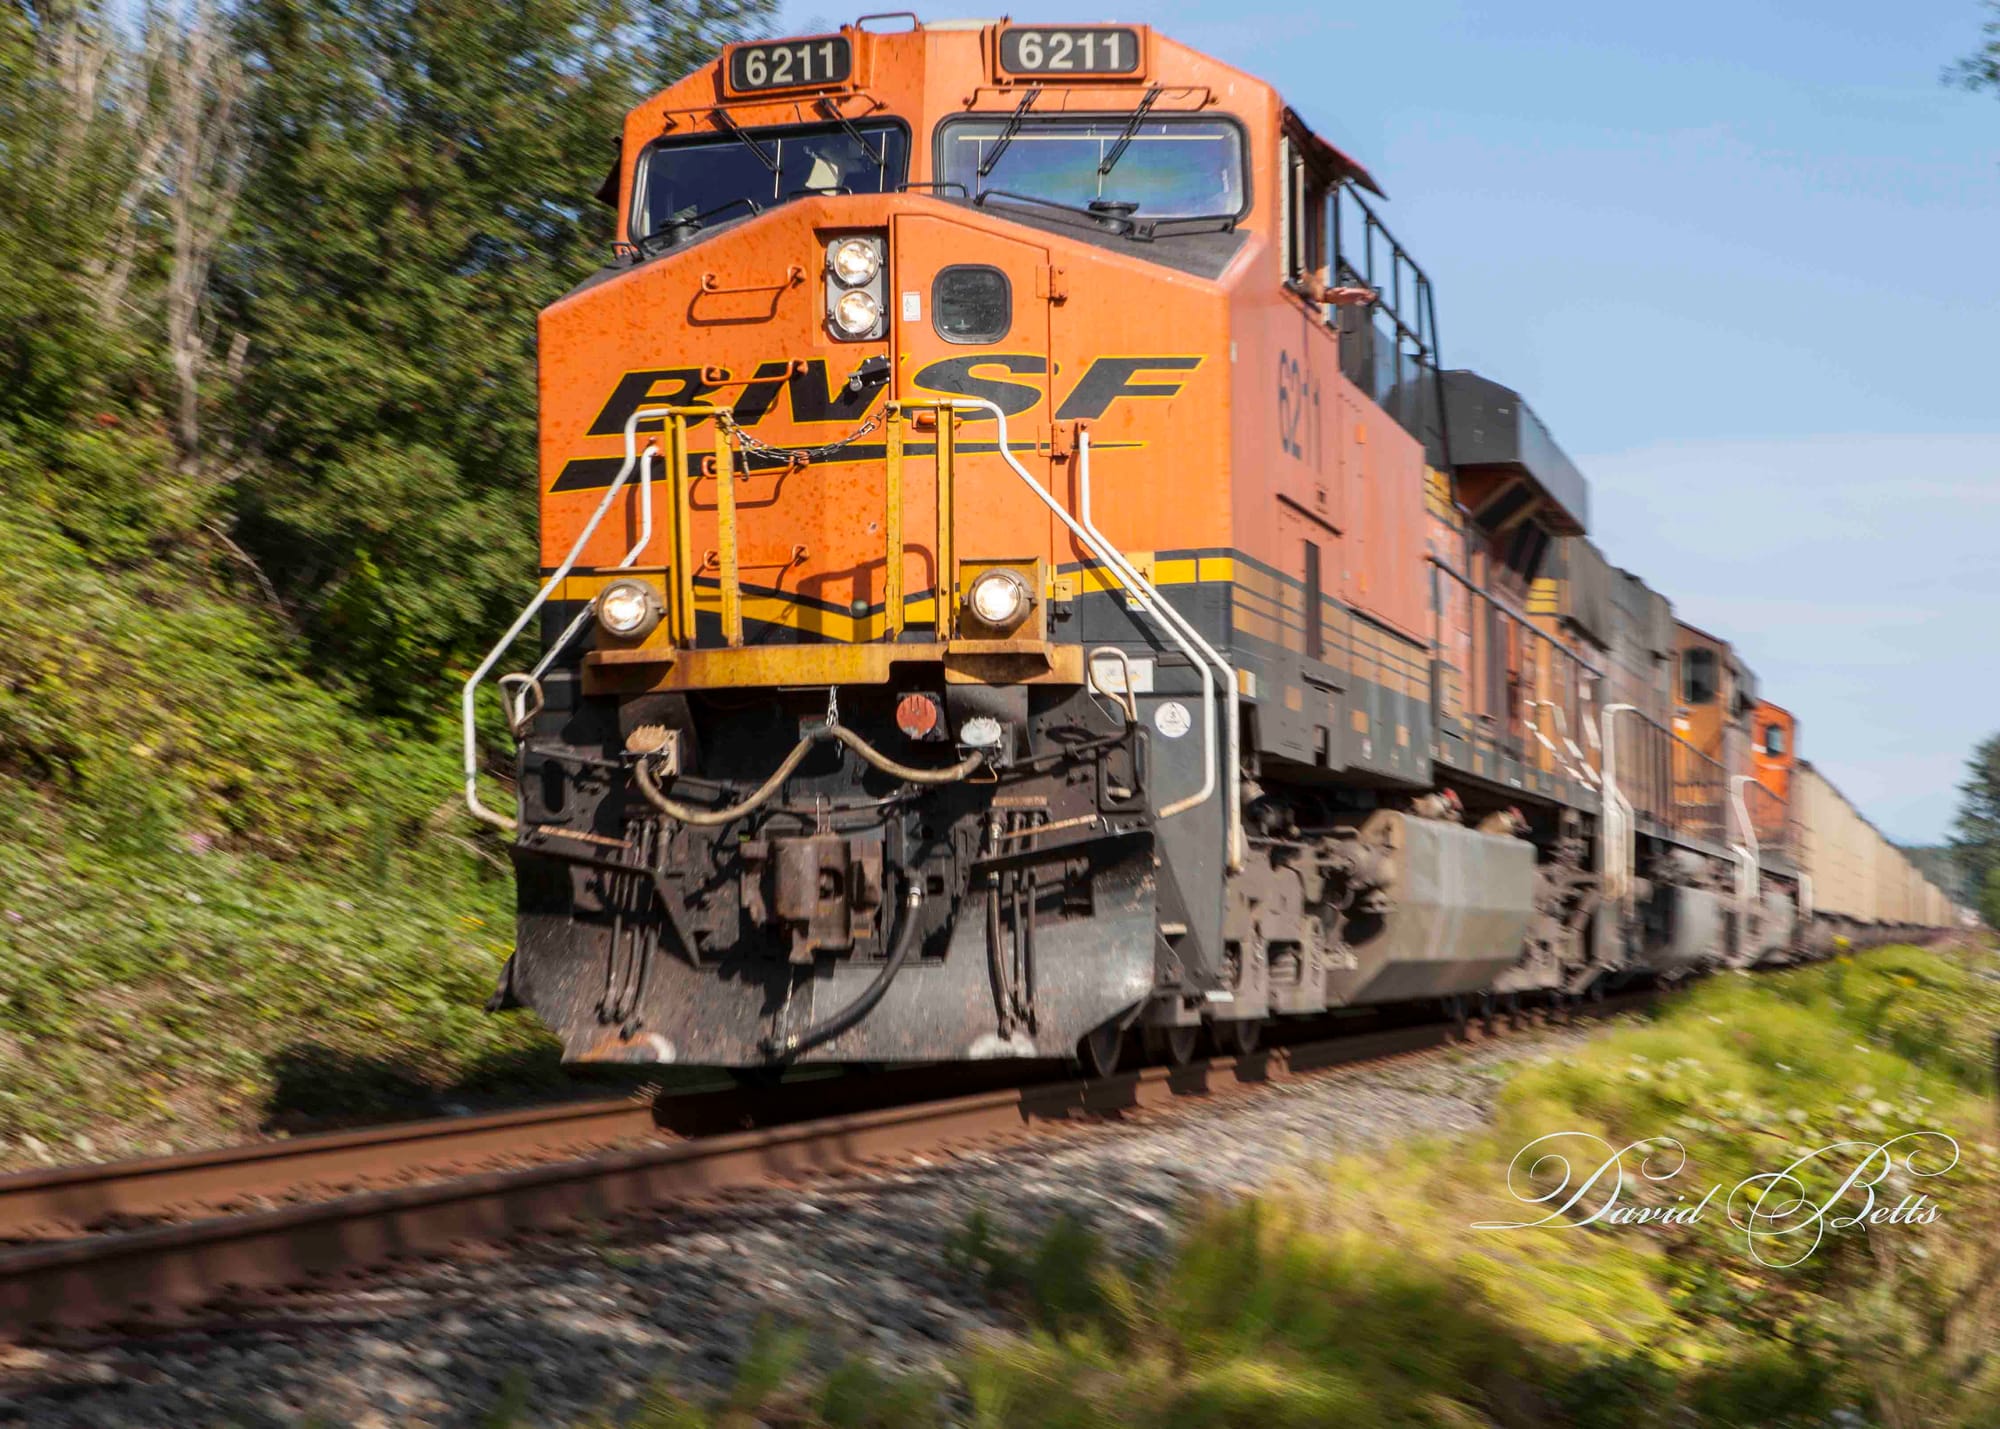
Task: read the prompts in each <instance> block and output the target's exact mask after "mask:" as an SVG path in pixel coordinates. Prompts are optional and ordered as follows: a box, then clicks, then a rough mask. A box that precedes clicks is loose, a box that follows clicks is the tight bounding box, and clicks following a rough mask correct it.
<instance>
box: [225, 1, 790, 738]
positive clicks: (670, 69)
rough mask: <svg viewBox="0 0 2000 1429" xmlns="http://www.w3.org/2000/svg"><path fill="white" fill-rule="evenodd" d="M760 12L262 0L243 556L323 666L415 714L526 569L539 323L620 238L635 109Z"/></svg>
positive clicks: (251, 212) (250, 20)
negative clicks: (622, 178)
mask: <svg viewBox="0 0 2000 1429" xmlns="http://www.w3.org/2000/svg"><path fill="white" fill-rule="evenodd" d="M761 13H762V7H761V6H754V5H743V4H737V3H724V4H722V5H719V6H718V5H714V4H710V3H705V0H697V3H694V4H680V3H672V4H650V3H628V0H525V3H521V4H515V5H502V6H496V5H492V4H488V3H482V0H359V3H349V4H332V3H326V0H262V3H258V4H254V5H249V6H246V7H245V8H244V10H243V12H242V16H241V20H240V30H241V39H242V44H243V46H244V49H245V52H246V53H247V54H248V55H249V56H250V58H251V63H252V68H253V74H254V76H255V79H256V86H255V92H254V98H253V101H252V104H251V109H250V120H249V126H250V138H251V145H252V150H253V152H254V153H255V154H256V155H257V159H256V172H255V176H254V179H253V182H252V184H251V186H250V188H249V190H248V192H247V194H246V198H245V203H244V206H243V215H242V223H241V225H240V231H239V233H238V236H237V245H236V248H235V251H234V253H233V255H232V258H231V261H230V262H229V264H228V266H227V269H226V271H225V273H224V276H223V281H224V283H225V285H226V288H227V293H226V301H227V304H228V306H229V308H230V309H231V311H232V313H233V314H234V316H235V319H236V321H237V323H238V325H239V326H240V327H241V328H242V330H243V331H244V332H245V333H247V334H248V335H249V337H250V340H251V343H252V345H253V348H254V350H255V351H256V352H257V353H259V354H260V357H259V360H258V361H257V362H256V363H255V364H254V366H253V368H252V369H251V372H250V375H249V377H248V379H247V381H246V383H245V387H244V394H243V395H244V400H243V402H242V403H241V406H240V412H241V421H242V423H243V429H242V431H241V432H240V440H241V441H242V442H243V444H244V445H245V446H246V447H248V448H249V449H251V450H254V451H255V452H256V453H257V454H258V460H259V466H260V469H261V472H262V475H261V476H260V479H259V480H257V481H256V482H254V483H251V484H248V485H246V486H244V487H243V488H242V489H241V490H240V492H239V497H238V504H239V508H240V511H241V513H242V516H243V530H244V533H245V539H246V542H247V544H249V545H250V546H251V548H252V549H253V550H254V551H255V552H256V553H257V554H258V555H259V557H260V559H262V560H263V562H264V564H265V565H266V567H267V568H269V569H271V570H273V571H276V572H281V573H282V574H281V575H280V576H279V584H280V587H281V589H282V590H283V591H284V592H285V594H286V595H287V597H288V598H290V599H291V600H292V601H293V602H294V604H295V606H296V608H297V609H298V610H299V611H300V613H301V617H302V620H303V622H304V625H305V627H306V630H307V632H308V635H309V636H310V638H311V640H312V643H313V649H314V653H315V655H316V657H317V658H318V659H319V660H321V661H322V662H324V663H325V664H326V665H327V666H328V667H329V668H330V669H333V670H336V671H338V672H339V673H340V675H341V677H342V678H343V679H346V680H351V681H353V682H354V683H356V684H357V685H359V686H361V687H362V688H363V689H364V690H365V692H366V696H367V698H368V700H369V701H370V703H371V705H372V706H373V707H375V708H378V709H382V710H385V711H391V712H395V713H400V714H404V715H413V716H419V717H420V716H421V715H423V714H424V713H426V712H430V711H433V710H435V709H436V707H437V705H438V703H439V701H438V684H437V682H438V674H439V671H440V670H442V669H444V668H447V667H448V666H450V665H451V663H452V662H453V661H454V660H463V659H464V657H465V656H466V655H467V654H468V653H469V652H470V651H471V650H472V649H473V648H474V647H475V646H476V645H477V644H479V643H480V641H481V640H482V638H483V637H484V638H490V632H491V631H492V630H493V628H494V627H495V626H496V625H498V624H500V623H501V622H502V621H503V620H504V618H505V616H506V615H507V614H508V613H510V612H511V611H512V610H513V609H514V608H516V607H517V606H518V605H519V602H520V599H521V593H522V590H523V588H524V586H525V585H526V584H527V583H528V582H529V580H530V579H531V578H532V574H533V571H534V569H535V565H536V559H535V557H536V551H535V540H534V532H535V520H534V510H533V492H534V481H533V473H534V470H535V463H536V448H535V401H534V392H535V379H534V355H535V348H534V334H535V316H536V313H537V312H538V311H539V310H540V309H541V308H542V307H544V306H546V305H547V304H548V303H549V302H551V301H552V300H554V299H555V298H557V297H559V296H560V295H561V294H562V293H563V292H564V291H565V290H566V289H568V288H570V287H571V286H573V285H574V284H575V283H577V282H578V281H580V280H581V279H582V278H584V277H585V276H587V275H588V274H589V273H590V272H591V271H592V270H593V269H594V268H595V267H596V266H597V265H598V263H599V261H600V260H601V258H602V256H603V255H604V252H605V244H606V243H607V241H608V239H609V237H610V233H611V223H610V218H609V215H608V213H607V212H606V211H605V210H604V209H602V208H601V207H599V206H598V205H597V204H595V203H594V202H593V201H592V200H591V199H590V197H589V195H590V193H591V191H592V190H593V189H594V188H595V187H596V185H597V183H598V181H599V179H600V178H601V176H602V174H603V172H604V169H605V168H606V166H608V165H609V164H610V163H611V162H612V161H613V159H614V158H615V156H616V150H615V148H614V143H615V141H616V140H617V138H618V136H619V133H620V128H621V125H622V120H623V117H624V113H625V111H626V110H627V109H628V108H629V107H630V106H631V104H632V103H633V102H634V100H635V98H636V97H637V96H638V95H639V94H640V93H641V92H642V91H644V90H646V89H648V88H652V87H655V86H656V85H657V84H658V83H660V82H661V81H663V80H664V79H667V78H671V77H674V75H675V74H676V73H677V72H678V70H679V69H680V68H684V67H685V66H687V65H688V64H689V63H691V62H693V61H695V60H696V59H697V58H705V57H706V56H707V55H709V54H712V52H713V50H714V47H715V46H716V45H717V44H719V43H720V42H721V41H722V40H723V39H724V38H727V37H729V36H731V35H733V34H734V33H736V32H737V31H738V30H739V29H740V28H741V27H742V26H743V25H744V24H746V23H749V22H751V21H753V20H755V19H756V18H758V17H759V16H760V15H761Z"/></svg>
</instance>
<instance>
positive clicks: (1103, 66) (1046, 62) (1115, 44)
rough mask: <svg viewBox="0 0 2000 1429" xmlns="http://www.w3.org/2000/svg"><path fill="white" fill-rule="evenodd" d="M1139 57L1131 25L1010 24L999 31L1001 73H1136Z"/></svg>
mask: <svg viewBox="0 0 2000 1429" xmlns="http://www.w3.org/2000/svg"><path fill="white" fill-rule="evenodd" d="M1141 58H1142V53H1141V49H1140V43H1139V31H1138V30H1136V29H1134V28H1133V27H1132V26H1130V25H1009V26H1008V27H1007V28H1006V29H1004V30H1002V31H1001V32H1000V72H1001V73H1002V74H1031V75H1033V76H1035V77H1036V78H1037V79H1049V78H1054V77H1059V76H1062V75H1066V74H1080V75H1104V74H1114V75H1135V74H1137V73H1139V62H1140V60H1141Z"/></svg>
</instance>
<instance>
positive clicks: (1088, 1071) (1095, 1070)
mask: <svg viewBox="0 0 2000 1429" xmlns="http://www.w3.org/2000/svg"><path fill="white" fill-rule="evenodd" d="M1124 1041H1125V1036H1124V1033H1123V1032H1122V1031H1120V1029H1119V1026H1118V1024H1117V1023H1115V1022H1107V1023H1105V1024H1104V1025H1103V1026H1102V1027H1100V1028H1098V1029H1097V1030H1096V1031H1095V1032H1086V1033H1085V1034H1084V1036H1083V1040H1082V1041H1081V1042H1079V1043H1077V1044H1076V1055H1077V1060H1078V1061H1080V1062H1081V1063H1083V1070H1084V1073H1085V1075H1087V1076H1092V1077H1108V1076H1110V1075H1111V1074H1112V1073H1113V1072H1115V1071H1117V1070H1118V1052H1119V1049H1120V1047H1121V1045H1122V1044H1123V1043H1124Z"/></svg>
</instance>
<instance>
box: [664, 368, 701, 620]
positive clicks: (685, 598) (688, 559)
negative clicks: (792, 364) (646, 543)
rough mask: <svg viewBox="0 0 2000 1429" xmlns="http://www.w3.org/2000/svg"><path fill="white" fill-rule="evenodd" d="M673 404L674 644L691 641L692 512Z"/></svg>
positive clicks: (683, 411) (678, 410)
mask: <svg viewBox="0 0 2000 1429" xmlns="http://www.w3.org/2000/svg"><path fill="white" fill-rule="evenodd" d="M691 410H695V409H691V408H687V407H675V408H673V409H672V410H671V412H670V413H669V415H668V417H667V470H668V472H669V473H670V475H671V477H672V484H673V489H674V601H673V609H672V610H671V611H670V612H669V614H670V615H671V617H672V619H671V620H670V621H669V628H670V629H671V630H672V632H673V640H674V643H675V644H676V645H683V646H692V645H693V644H694V533H693V528H694V512H693V510H692V503H691V499H690V495H689V487H690V486H692V485H693V483H692V482H691V481H689V479H688V440H687V414H688V413H689V411H691Z"/></svg>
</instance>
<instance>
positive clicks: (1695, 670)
mask: <svg viewBox="0 0 2000 1429" xmlns="http://www.w3.org/2000/svg"><path fill="white" fill-rule="evenodd" d="M1716 680H1717V668H1716V659H1715V652H1714V651H1713V650H1704V649H1701V648H1699V647H1697V648H1695V649H1692V650H1683V651H1682V652H1681V703H1682V704H1684V705H1705V704H1711V703H1713V702H1714V700H1715V695H1716Z"/></svg>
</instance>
